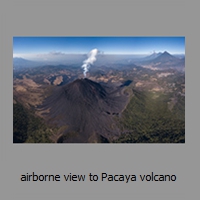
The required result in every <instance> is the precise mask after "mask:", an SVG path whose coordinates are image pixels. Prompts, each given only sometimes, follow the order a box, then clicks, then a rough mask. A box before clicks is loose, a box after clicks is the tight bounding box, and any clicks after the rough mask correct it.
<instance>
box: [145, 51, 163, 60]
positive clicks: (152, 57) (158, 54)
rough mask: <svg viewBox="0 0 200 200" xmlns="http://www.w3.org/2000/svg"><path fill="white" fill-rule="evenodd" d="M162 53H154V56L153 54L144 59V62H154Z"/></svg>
mask: <svg viewBox="0 0 200 200" xmlns="http://www.w3.org/2000/svg"><path fill="white" fill-rule="evenodd" d="M161 54H162V53H161V52H159V53H155V52H154V53H153V54H151V55H150V56H146V57H144V58H143V59H142V60H144V61H147V60H153V59H155V58H157V57H158V56H160V55H161Z"/></svg>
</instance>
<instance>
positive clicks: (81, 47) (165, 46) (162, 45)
mask: <svg viewBox="0 0 200 200" xmlns="http://www.w3.org/2000/svg"><path fill="white" fill-rule="evenodd" d="M92 49H98V50H99V51H100V52H101V53H104V54H134V55H138V54H140V55H141V54H143V55H144V54H146V55H150V54H152V53H153V52H164V51H168V52H169V53H171V54H185V37H13V57H22V58H29V59H31V58H32V59H41V58H44V57H45V58H47V56H48V57H52V56H54V57H55V56H62V55H65V54H87V53H88V52H90V51H91V50H92Z"/></svg>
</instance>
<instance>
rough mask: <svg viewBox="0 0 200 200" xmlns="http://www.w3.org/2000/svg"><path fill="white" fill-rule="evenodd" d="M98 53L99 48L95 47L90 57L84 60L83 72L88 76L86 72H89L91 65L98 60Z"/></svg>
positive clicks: (89, 54)
mask: <svg viewBox="0 0 200 200" xmlns="http://www.w3.org/2000/svg"><path fill="white" fill-rule="evenodd" d="M97 53H98V49H93V50H91V51H90V52H89V53H88V59H86V60H84V61H83V63H84V64H83V65H82V66H81V67H82V68H83V74H84V76H85V77H86V73H87V72H88V70H89V68H90V66H91V65H92V64H93V63H94V62H95V61H96V55H97Z"/></svg>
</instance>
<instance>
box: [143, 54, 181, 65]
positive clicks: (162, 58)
mask: <svg viewBox="0 0 200 200" xmlns="http://www.w3.org/2000/svg"><path fill="white" fill-rule="evenodd" d="M152 57H153V56H152ZM140 64H141V65H151V66H152V67H157V68H177V67H178V68H180V67H184V66H185V61H184V60H183V59H179V58H177V57H175V56H173V55H171V54H170V53H168V52H167V51H165V52H164V53H161V54H160V55H159V56H157V57H156V58H154V59H152V60H146V61H143V62H142V63H140Z"/></svg>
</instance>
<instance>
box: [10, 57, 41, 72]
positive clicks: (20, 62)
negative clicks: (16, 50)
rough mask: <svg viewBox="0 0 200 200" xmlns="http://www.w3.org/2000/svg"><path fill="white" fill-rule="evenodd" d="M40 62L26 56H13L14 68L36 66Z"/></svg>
mask: <svg viewBox="0 0 200 200" xmlns="http://www.w3.org/2000/svg"><path fill="white" fill-rule="evenodd" d="M38 65H39V63H38V62H35V61H31V60H26V59H24V58H20V57H15V58H13V68H14V69H20V68H25V67H26V68H27V67H36V66H38Z"/></svg>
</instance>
